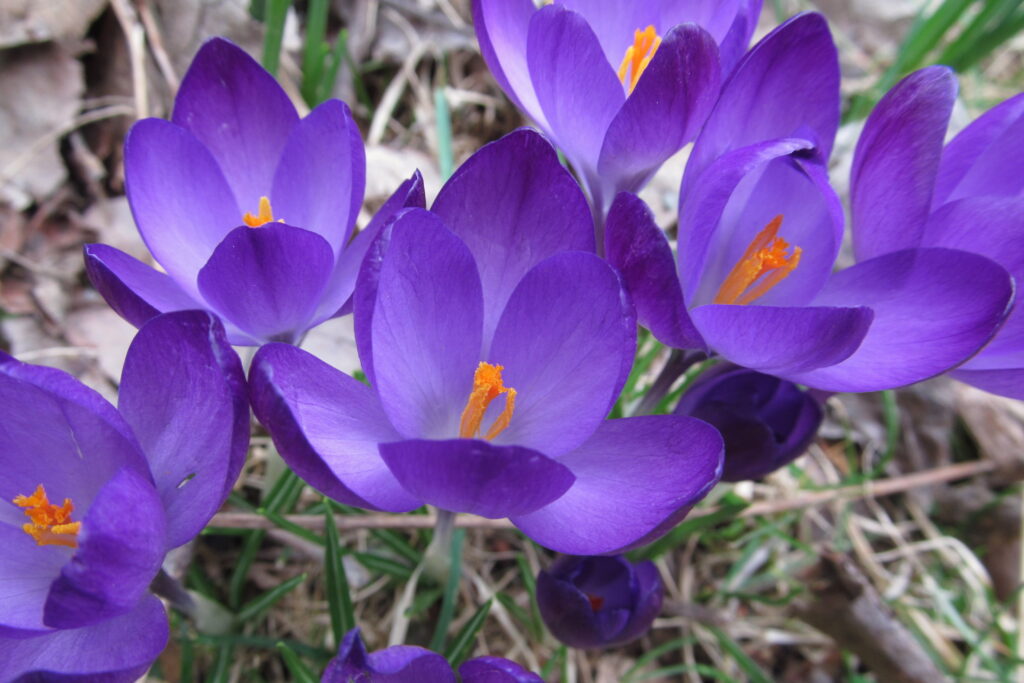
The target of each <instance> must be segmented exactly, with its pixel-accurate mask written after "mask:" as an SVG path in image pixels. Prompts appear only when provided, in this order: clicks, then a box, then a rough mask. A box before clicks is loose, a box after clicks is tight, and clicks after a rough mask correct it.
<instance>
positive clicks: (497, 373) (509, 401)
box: [459, 363, 516, 441]
mask: <svg viewBox="0 0 1024 683" xmlns="http://www.w3.org/2000/svg"><path fill="white" fill-rule="evenodd" d="M504 369H505V368H504V367H503V366H501V365H491V364H490V363H480V365H478V366H477V368H476V373H474V375H473V391H471V392H470V393H469V399H468V400H467V401H466V408H465V409H464V410H463V411H462V420H461V421H460V422H459V438H462V439H475V438H476V437H477V435H478V434H479V433H480V423H481V422H483V419H484V413H486V412H487V406H489V405H491V401H493V400H494V399H496V398H498V396H500V395H501V394H505V409H504V410H502V411H501V415H498V417H497V418H495V420H494V422H493V423H492V424H491V428H490V429H488V430H487V433H486V434H484V436H483V438H485V439H487V440H488V441H490V440H491V439H493V438H494V437H496V436H497V435H498V434H501V433H502V432H503V431H505V429H506V428H507V427H508V425H509V423H510V422H511V421H512V411H514V410H515V406H516V390H515V389H512V388H511V387H506V386H505V384H504V383H503V382H502V381H501V371H502V370H504Z"/></svg>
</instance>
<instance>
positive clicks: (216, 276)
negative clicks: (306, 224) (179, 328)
mask: <svg viewBox="0 0 1024 683" xmlns="http://www.w3.org/2000/svg"><path fill="white" fill-rule="evenodd" d="M333 267H334V255H333V253H332V252H331V247H330V245H329V244H327V242H326V241H325V240H324V238H323V237H321V236H320V235H317V234H316V233H313V232H309V231H308V230H303V229H301V228H295V227H292V226H290V225H285V224H283V223H267V224H265V225H262V226H260V227H258V228H250V227H247V226H242V227H239V228H236V229H235V230H233V231H232V232H231V233H230V234H229V235H228V236H227V237H225V238H224V241H223V242H221V243H220V245H218V247H217V249H216V250H215V251H214V252H213V255H212V256H211V257H210V260H209V261H207V263H206V265H205V266H203V269H202V270H201V271H199V290H200V292H201V293H202V295H203V297H204V298H205V299H206V301H207V302H209V303H210V305H211V306H212V307H213V308H214V309H215V310H217V311H218V312H219V313H220V314H222V315H223V316H224V317H225V318H226V319H227V320H230V321H231V323H232V324H234V325H236V326H237V327H238V328H239V329H241V330H242V331H243V332H245V333H247V334H249V335H251V336H253V337H255V338H256V339H259V340H261V341H288V342H293V343H294V342H296V341H297V340H298V339H301V337H302V335H303V333H305V331H306V330H307V329H308V327H309V323H310V321H311V319H312V317H313V313H314V312H315V311H316V308H317V305H318V304H319V303H320V298H321V296H322V295H323V291H324V287H325V286H326V285H327V279H328V278H329V277H330V275H331V270H332V269H333Z"/></svg>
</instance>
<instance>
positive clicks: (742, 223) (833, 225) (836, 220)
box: [679, 140, 843, 307]
mask: <svg viewBox="0 0 1024 683" xmlns="http://www.w3.org/2000/svg"><path fill="white" fill-rule="evenodd" d="M794 144H796V143H795V141H785V140H778V141H774V142H769V143H765V144H763V145H755V146H751V147H746V148H743V149H740V150H736V151H735V152H732V153H730V154H727V155H726V156H724V157H722V158H720V159H718V160H717V161H716V162H715V163H714V164H712V165H711V166H710V167H709V168H708V171H707V172H706V173H705V174H704V177H703V184H702V188H701V193H700V194H699V195H698V194H694V195H693V196H692V197H691V201H690V202H688V203H687V204H686V205H685V206H683V207H682V213H681V215H680V219H679V220H680V230H679V243H680V245H681V246H680V248H679V258H680V274H681V280H682V283H683V296H684V298H685V299H686V303H687V305H688V306H690V307H693V306H700V305H703V304H710V303H712V302H714V300H715V298H716V295H717V293H718V292H719V290H720V289H721V287H722V286H723V284H724V283H725V281H726V278H727V277H728V276H729V274H730V272H731V271H732V270H733V268H734V267H735V266H736V264H737V263H738V262H739V261H740V260H741V259H742V258H743V257H744V255H745V252H746V250H747V248H748V247H749V245H750V244H751V242H752V241H753V240H754V238H755V237H756V236H757V235H758V234H760V233H761V232H762V230H764V229H765V228H766V227H767V226H768V225H769V224H770V223H771V222H772V221H773V220H774V219H776V218H777V217H779V216H781V217H782V218H781V221H782V223H781V226H780V228H779V230H778V236H779V237H780V238H782V239H784V241H786V242H787V243H788V244H789V245H791V248H790V249H791V252H792V253H794V254H795V250H796V249H797V248H799V249H800V250H801V255H800V261H799V266H798V267H797V268H796V270H794V271H793V272H792V273H790V274H789V276H787V277H786V278H785V279H783V280H782V281H781V282H780V283H778V284H777V285H776V286H774V287H772V288H771V289H770V290H769V291H768V292H767V293H765V294H764V295H762V296H761V297H760V298H758V299H757V300H756V302H757V304H758V305H773V306H800V305H804V304H806V303H807V302H809V301H810V300H811V299H813V298H814V295H815V294H817V292H818V291H819V290H820V289H821V288H822V287H823V286H824V284H825V281H826V280H827V279H828V277H829V275H830V274H831V272H832V267H833V265H834V264H835V260H836V255H837V254H838V253H839V247H840V244H841V242H842V235H843V210H842V205H841V204H840V202H839V198H838V197H837V196H836V193H835V191H834V190H833V189H832V187H831V186H830V185H829V183H828V177H827V175H826V172H825V169H824V167H823V166H821V165H820V164H817V163H814V162H809V161H807V160H805V159H801V158H800V156H799V155H798V154H787V152H786V150H788V149H792V147H793V145H794ZM682 245H685V246H682Z"/></svg>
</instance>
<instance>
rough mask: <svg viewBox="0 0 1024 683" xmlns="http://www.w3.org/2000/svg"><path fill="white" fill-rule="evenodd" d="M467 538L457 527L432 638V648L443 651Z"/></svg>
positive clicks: (453, 536)
mask: <svg viewBox="0 0 1024 683" xmlns="http://www.w3.org/2000/svg"><path fill="white" fill-rule="evenodd" d="M465 538H466V530H465V529H456V530H455V533H454V534H453V535H452V552H451V560H452V561H451V568H450V569H449V570H448V581H447V582H445V586H444V595H443V596H442V597H441V612H440V614H438V616H437V625H436V626H435V627H434V637H433V638H431V639H430V649H431V650H433V651H434V652H441V651H442V650H443V649H444V644H445V640H447V638H448V626H449V625H450V624H451V622H452V616H453V615H454V614H455V599H456V598H457V597H458V594H459V578H460V577H461V576H462V543H463V541H464V540H465Z"/></svg>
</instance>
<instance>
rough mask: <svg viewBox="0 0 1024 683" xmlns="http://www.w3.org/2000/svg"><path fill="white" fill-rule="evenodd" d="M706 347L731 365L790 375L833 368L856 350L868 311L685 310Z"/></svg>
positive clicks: (849, 308) (820, 308)
mask: <svg viewBox="0 0 1024 683" xmlns="http://www.w3.org/2000/svg"><path fill="white" fill-rule="evenodd" d="M690 315H691V316H692V317H693V321H694V323H696V325H697V329H699V330H700V331H701V334H703V335H704V338H705V339H706V340H707V342H708V345H709V346H710V347H711V348H712V349H713V350H714V351H715V352H716V353H718V354H719V355H721V356H722V357H723V358H725V359H727V360H730V361H732V362H733V363H735V364H736V365H742V366H743V367H745V368H750V369H752V370H757V371H759V372H764V373H767V374H773V375H775V374H787V373H788V374H792V373H798V372H805V371H807V370H814V369H815V368H821V367H825V366H831V365H835V364H836V363H839V362H840V361H842V360H843V359H845V358H848V357H849V356H850V355H851V354H852V353H853V352H854V351H856V350H857V348H858V347H859V346H860V344H861V341H862V340H863V339H864V337H865V335H866V334H867V333H868V328H869V327H870V326H871V319H872V312H871V309H870V308H867V307H864V306H860V307H858V306H855V305H854V304H852V303H848V306H847V307H842V306H827V305H821V306H796V307H780V306H729V305H722V304H718V305H710V306H700V307H698V308H695V309H694V310H693V311H691V312H690Z"/></svg>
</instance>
